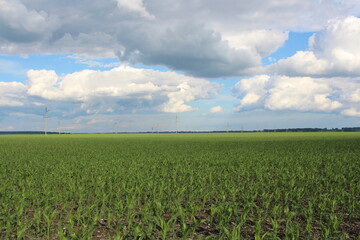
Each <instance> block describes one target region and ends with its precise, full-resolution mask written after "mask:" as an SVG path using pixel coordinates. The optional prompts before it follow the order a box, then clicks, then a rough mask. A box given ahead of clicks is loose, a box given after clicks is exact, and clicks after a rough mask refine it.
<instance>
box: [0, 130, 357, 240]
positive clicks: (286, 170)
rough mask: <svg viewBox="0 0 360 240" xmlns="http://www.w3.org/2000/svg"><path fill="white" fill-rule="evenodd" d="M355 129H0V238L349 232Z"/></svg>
mask: <svg viewBox="0 0 360 240" xmlns="http://www.w3.org/2000/svg"><path fill="white" fill-rule="evenodd" d="M359 174H360V134H359V133H236V134H235V133H224V134H113V135H110V134H109V135H105V134H104V135H100V134H99V135H49V136H46V137H45V136H27V135H22V136H0V239H16V238H18V239H286V238H287V239H358V238H359V236H360V177H359Z"/></svg>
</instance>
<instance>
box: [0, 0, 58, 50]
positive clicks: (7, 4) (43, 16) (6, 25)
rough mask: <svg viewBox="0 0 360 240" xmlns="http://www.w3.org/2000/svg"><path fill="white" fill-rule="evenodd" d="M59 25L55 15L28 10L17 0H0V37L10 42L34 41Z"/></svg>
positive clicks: (40, 38)
mask: <svg viewBox="0 0 360 240" xmlns="http://www.w3.org/2000/svg"><path fill="white" fill-rule="evenodd" d="M59 26H60V22H59V20H58V18H57V17H56V16H50V15H49V14H47V13H46V12H45V11H36V10H30V9H28V8H27V6H25V5H24V4H23V3H22V2H21V1H19V0H11V1H8V0H0V37H2V38H4V39H6V40H8V41H11V42H15V43H16V42H19V43H21V42H35V41H39V40H42V39H43V38H45V37H47V36H48V33H51V32H53V31H55V30H56V29H57V28H58V27H59Z"/></svg>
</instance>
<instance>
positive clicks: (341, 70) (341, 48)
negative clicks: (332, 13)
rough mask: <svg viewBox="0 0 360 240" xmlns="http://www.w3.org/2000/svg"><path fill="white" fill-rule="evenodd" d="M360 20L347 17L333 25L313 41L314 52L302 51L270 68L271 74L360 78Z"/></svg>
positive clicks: (312, 39) (334, 21)
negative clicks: (358, 40) (359, 41)
mask: <svg viewBox="0 0 360 240" xmlns="http://www.w3.org/2000/svg"><path fill="white" fill-rule="evenodd" d="M355 39H360V19H359V18H356V17H352V16H351V17H346V18H342V19H334V20H331V21H329V23H328V25H327V26H326V27H325V28H324V29H323V30H322V31H320V32H319V33H315V34H314V35H313V36H312V37H311V38H310V50H309V51H299V52H297V53H296V54H295V55H293V56H291V57H289V58H287V59H282V60H280V61H279V62H278V63H275V64H274V65H272V66H270V71H276V72H278V73H280V74H286V75H290V76H315V77H330V76H332V77H333V76H337V77H341V76H359V75H360V45H359V44H358V42H357V41H356V40H355Z"/></svg>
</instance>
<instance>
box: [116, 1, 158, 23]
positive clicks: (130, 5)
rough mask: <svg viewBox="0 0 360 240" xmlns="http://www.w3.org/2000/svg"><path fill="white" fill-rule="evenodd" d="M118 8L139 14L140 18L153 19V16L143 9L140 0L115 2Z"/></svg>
mask: <svg viewBox="0 0 360 240" xmlns="http://www.w3.org/2000/svg"><path fill="white" fill-rule="evenodd" d="M116 1H117V4H118V7H119V8H126V9H128V10H129V11H133V12H136V13H139V14H140V16H142V17H144V18H148V19H154V18H155V17H154V15H151V14H150V13H149V12H148V11H147V10H146V9H145V7H144V4H143V1H142V0H116Z"/></svg>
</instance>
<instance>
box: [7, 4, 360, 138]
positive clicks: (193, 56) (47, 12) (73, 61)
mask: <svg viewBox="0 0 360 240" xmlns="http://www.w3.org/2000/svg"><path fill="white" fill-rule="evenodd" d="M359 43H360V2H359V1H358V0H272V1H267V0H253V1H247V0H221V1H220V0H189V1H183V0H92V1H88V0H77V1H70V0H63V1H55V0H0V131H24V130H26V131H43V130H44V128H45V119H44V112H45V108H47V109H49V112H48V119H47V121H48V130H49V131H62V132H72V133H97V132H133V131H154V132H155V131H176V130H179V131H206V130H260V129H273V128H307V127H314V128H341V127H357V126H359V125H360V44H359Z"/></svg>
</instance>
